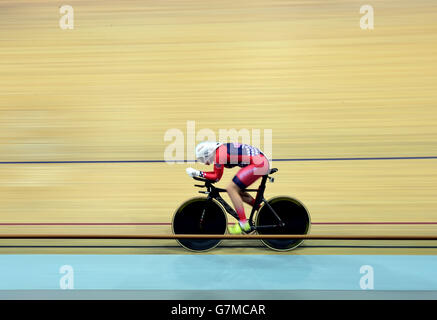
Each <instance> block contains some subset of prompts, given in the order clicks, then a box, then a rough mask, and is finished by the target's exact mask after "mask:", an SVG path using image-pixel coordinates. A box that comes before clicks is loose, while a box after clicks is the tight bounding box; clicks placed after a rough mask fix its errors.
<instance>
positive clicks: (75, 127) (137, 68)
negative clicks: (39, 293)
mask: <svg viewBox="0 0 437 320" xmlns="http://www.w3.org/2000/svg"><path fill="white" fill-rule="evenodd" d="M62 4H64V3H61V2H59V1H41V0H31V1H30V0H29V1H16V0H13V1H12V0H3V1H1V2H0V48H1V50H0V162H2V163H1V164H0V232H1V233H50V232H53V233H76V234H87V233H88V234H89V233H93V234H108V233H110V234H114V233H116V234H144V233H170V232H171V228H170V225H169V223H170V221H171V218H172V215H173V212H174V210H175V209H176V207H177V206H178V205H179V204H181V203H182V202H183V201H184V200H186V199H188V198H190V197H193V196H196V195H197V193H196V192H197V190H195V188H194V187H193V181H191V180H190V178H189V177H188V176H187V175H186V174H185V168H186V167H188V166H189V164H174V165H169V164H167V163H163V162H152V163H145V162H143V163H127V162H122V161H126V160H163V159H164V150H165V149H166V147H167V146H168V145H169V144H170V143H171V142H169V141H164V135H165V133H166V132H167V130H170V129H179V130H181V131H182V132H185V131H186V128H187V121H195V126H196V132H198V131H199V130H201V129H205V128H209V129H211V130H213V131H214V132H216V133H217V134H218V132H219V129H232V128H235V129H237V130H240V129H244V128H245V129H248V130H252V129H260V130H261V138H262V137H263V135H262V133H263V132H264V130H266V129H271V130H272V134H273V139H272V143H273V145H272V146H273V147H272V156H273V159H288V161H276V162H275V161H273V166H274V167H277V168H279V172H278V173H276V174H275V177H276V182H275V183H273V184H268V187H267V191H266V196H267V197H271V196H274V195H282V194H286V195H291V196H294V197H296V198H298V199H300V200H301V201H303V202H304V203H305V205H306V206H307V208H308V209H309V211H310V213H311V216H312V221H313V223H314V224H313V225H312V232H313V233H314V234H323V233H329V234H335V233H341V234H405V235H413V234H418V235H433V234H435V233H436V232H437V196H436V195H437V159H436V158H431V159H424V158H406V157H436V156H437V90H436V87H437V59H436V55H437V44H436V41H435V40H436V33H437V4H436V3H435V1H426V0H419V1H409V0H396V1H395V0H383V1H371V2H362V1H354V0H344V1H342V0H331V1H325V0H313V1H285V0H284V1H276V0H275V1H272V0H251V1H234V0H208V1H200V0H183V1H140V0H136V1H132V0H126V1H75V0H70V1H68V3H67V4H69V5H71V6H72V7H73V8H74V29H72V30H62V29H61V28H60V27H59V19H60V17H61V16H62V14H60V13H59V6H60V5H62ZM364 4H370V5H373V6H374V14H375V28H374V30H362V29H361V28H360V18H361V16H362V15H363V14H360V6H362V5H364ZM261 141H262V140H261ZM261 147H262V143H261ZM186 156H187V155H185V158H186ZM387 157H392V158H393V157H398V158H397V159H384V160H381V159H375V158H387ZM338 158H372V159H369V160H352V159H349V160H328V159H338ZM293 159H312V160H311V161H291V160H293ZM315 159H325V160H315ZM44 161H49V162H53V161H55V162H56V161H108V162H102V163H87V162H85V163H78V162H75V163H19V162H44ZM110 161H114V162H110ZM117 161H119V162H117ZM195 166H196V167H198V168H202V169H203V168H204V167H201V166H200V165H195ZM235 172H236V170H228V172H226V173H225V175H224V177H223V179H222V182H221V183H220V184H219V185H225V184H226V183H228V181H229V180H230V179H231V178H232V176H233V174H235ZM247 211H248V209H247ZM345 222H347V223H352V224H345ZM358 223H361V224H358ZM89 245H91V246H94V247H91V248H81V246H89ZM246 245H247V246H249V247H245V246H246ZM304 245H305V246H306V247H301V248H299V249H297V250H294V251H291V252H290V254H355V253H359V254H381V253H384V254H387V253H388V254H436V253H437V249H436V248H437V243H436V242H432V241H422V242H411V241H385V242H384V241H361V242H360V241H320V240H319V241H307V242H305V244H304ZM404 245H405V246H409V248H402V249H400V248H396V247H393V246H404ZM428 245H429V246H433V247H434V248H420V247H423V246H428ZM0 246H1V247H0V252H1V253H156V254H161V253H186V251H184V250H183V249H182V248H179V247H177V245H176V242H175V241H173V240H166V241H164V240H162V241H161V240H141V241H140V240H137V241H134V240H106V241H103V240H99V241H98V240H95V241H91V240H63V241H60V240H52V241H50V240H39V241H36V240H1V241H0ZM18 246H23V247H18ZM44 246H60V247H59V248H53V247H44ZM99 246H124V248H110V247H106V248H101V247H99ZM132 246H140V247H137V248H135V247H132ZM223 246H224V247H221V248H217V249H215V250H214V251H211V252H210V253H211V254H223V253H226V254H240V253H252V254H258V253H260V254H269V253H275V252H273V251H269V250H268V249H264V248H260V247H259V246H260V243H259V242H258V241H253V242H245V241H231V240H228V241H227V242H224V243H223ZM227 246H231V247H232V248H228V247H227ZM372 246H380V247H378V248H372ZM381 246H382V247H381Z"/></svg>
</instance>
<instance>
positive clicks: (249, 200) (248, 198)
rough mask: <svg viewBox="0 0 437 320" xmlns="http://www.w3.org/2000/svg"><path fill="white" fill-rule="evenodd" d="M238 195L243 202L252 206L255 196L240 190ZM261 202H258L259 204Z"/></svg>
mask: <svg viewBox="0 0 437 320" xmlns="http://www.w3.org/2000/svg"><path fill="white" fill-rule="evenodd" d="M240 196H241V199H243V202H245V203H247V204H248V205H251V206H252V207H253V205H254V204H255V198H254V197H252V196H251V195H250V194H249V193H248V192H246V191H244V190H241V191H240ZM260 205H261V204H259V206H260Z"/></svg>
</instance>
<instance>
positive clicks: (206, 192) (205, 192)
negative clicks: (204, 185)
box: [199, 191, 209, 194]
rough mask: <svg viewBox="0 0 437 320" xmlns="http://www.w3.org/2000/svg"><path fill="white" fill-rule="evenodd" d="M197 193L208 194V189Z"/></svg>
mask: <svg viewBox="0 0 437 320" xmlns="http://www.w3.org/2000/svg"><path fill="white" fill-rule="evenodd" d="M199 193H204V194H209V192H208V191H199Z"/></svg>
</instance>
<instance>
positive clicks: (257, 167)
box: [226, 157, 269, 229]
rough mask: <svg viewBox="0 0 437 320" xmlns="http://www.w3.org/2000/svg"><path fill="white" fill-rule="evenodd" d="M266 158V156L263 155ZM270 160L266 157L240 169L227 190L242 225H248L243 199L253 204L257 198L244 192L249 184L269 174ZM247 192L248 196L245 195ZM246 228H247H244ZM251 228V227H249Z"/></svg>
mask: <svg viewBox="0 0 437 320" xmlns="http://www.w3.org/2000/svg"><path fill="white" fill-rule="evenodd" d="M263 158H264V157H263ZM268 167H269V164H268V161H267V159H266V158H264V159H261V161H258V162H255V163H252V164H250V165H248V166H246V167H244V168H242V169H240V170H239V171H238V172H237V174H236V175H235V177H234V178H233V179H232V182H231V183H230V184H229V185H228V187H227V188H226V190H227V191H228V194H229V197H230V198H231V201H232V204H233V205H234V208H235V210H236V211H237V214H238V217H239V220H240V225H241V226H242V227H243V226H245V227H247V226H248V223H247V218H246V214H245V212H244V207H243V201H244V200H247V201H248V203H249V204H251V205H253V202H254V201H255V199H253V197H252V196H250V195H249V194H247V193H246V192H244V189H246V188H247V187H248V186H250V185H251V184H252V183H254V182H255V181H256V180H258V179H259V178H260V177H261V176H263V175H265V174H267V172H268ZM244 194H247V195H248V197H247V196H244ZM244 229H246V228H244ZM249 229H250V227H249Z"/></svg>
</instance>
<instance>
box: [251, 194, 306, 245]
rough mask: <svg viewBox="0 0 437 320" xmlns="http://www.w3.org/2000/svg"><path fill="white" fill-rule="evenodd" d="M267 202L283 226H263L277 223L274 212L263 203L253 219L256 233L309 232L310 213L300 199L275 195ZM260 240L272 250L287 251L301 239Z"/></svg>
mask: <svg viewBox="0 0 437 320" xmlns="http://www.w3.org/2000/svg"><path fill="white" fill-rule="evenodd" d="M268 204H269V205H270V206H271V207H272V208H273V210H274V211H275V212H276V214H277V215H278V216H279V217H280V219H281V221H282V222H283V223H284V226H277V227H268V228H266V227H263V226H271V225H278V224H279V221H278V219H277V217H276V216H275V214H274V213H273V212H272V210H271V209H270V208H269V207H268V206H267V205H266V204H264V205H263V206H262V208H261V209H260V211H259V212H258V215H257V216H256V220H255V226H256V227H257V232H258V234H273V235H287V234H289V235H295V234H303V235H305V234H307V233H308V232H309V230H310V226H311V219H310V215H309V213H308V210H307V209H306V208H305V206H304V205H303V204H302V203H301V202H300V201H298V200H296V199H293V198H290V197H276V198H272V199H270V200H268ZM261 241H262V242H263V243H264V244H265V245H266V246H267V247H269V248H271V249H273V250H278V251H288V250H292V249H294V248H296V247H298V246H299V245H300V244H301V243H302V242H303V239H263V240H261Z"/></svg>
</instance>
